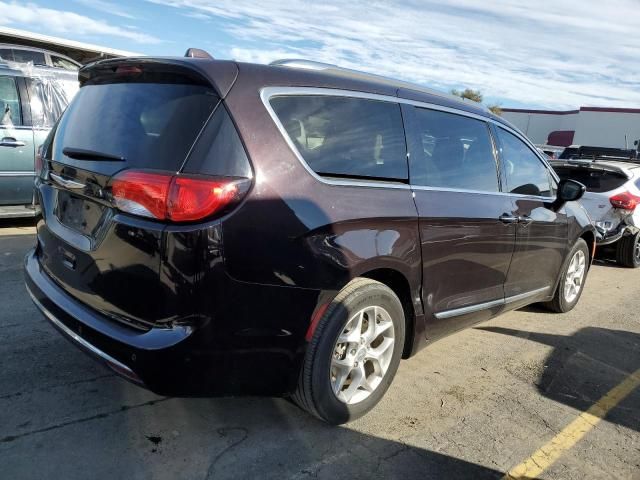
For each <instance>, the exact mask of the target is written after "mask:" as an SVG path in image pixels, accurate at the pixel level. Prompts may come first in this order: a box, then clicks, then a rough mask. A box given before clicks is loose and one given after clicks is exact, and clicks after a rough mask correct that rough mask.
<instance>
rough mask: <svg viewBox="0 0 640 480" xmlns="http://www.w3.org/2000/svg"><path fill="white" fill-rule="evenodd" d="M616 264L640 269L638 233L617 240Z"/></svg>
mask: <svg viewBox="0 0 640 480" xmlns="http://www.w3.org/2000/svg"><path fill="white" fill-rule="evenodd" d="M616 262H618V263H619V264H620V265H622V266H625V267H628V268H638V267H640V233H636V234H634V235H625V236H623V237H622V238H621V239H620V240H618V244H617V245H616Z"/></svg>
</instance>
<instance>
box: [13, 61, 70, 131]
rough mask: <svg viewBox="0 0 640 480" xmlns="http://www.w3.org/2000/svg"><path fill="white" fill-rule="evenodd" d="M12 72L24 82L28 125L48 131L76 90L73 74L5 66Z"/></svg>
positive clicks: (16, 65)
mask: <svg viewBox="0 0 640 480" xmlns="http://www.w3.org/2000/svg"><path fill="white" fill-rule="evenodd" d="M5 63H7V64H8V66H9V67H10V68H11V69H12V70H18V71H21V72H22V73H23V76H24V77H25V78H26V79H27V87H28V91H29V104H30V106H31V120H32V125H33V126H34V127H37V128H50V127H51V126H53V124H54V123H55V122H56V121H57V120H58V118H59V117H60V115H62V112H64V110H65V109H66V108H67V105H68V104H69V102H70V101H71V99H72V98H73V97H74V95H75V94H76V92H77V91H78V89H79V83H78V74H77V72H70V71H55V70H53V69H51V68H43V67H37V66H34V65H33V63H31V62H29V63H16V62H7V61H5Z"/></svg>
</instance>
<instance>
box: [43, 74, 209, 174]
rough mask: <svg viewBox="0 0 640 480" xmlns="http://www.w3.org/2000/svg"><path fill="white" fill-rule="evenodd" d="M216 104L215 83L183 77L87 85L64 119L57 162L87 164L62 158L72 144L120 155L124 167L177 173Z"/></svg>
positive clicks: (56, 142) (55, 152) (98, 164)
mask: <svg viewBox="0 0 640 480" xmlns="http://www.w3.org/2000/svg"><path fill="white" fill-rule="evenodd" d="M218 102H219V98H218V95H217V94H216V93H215V91H214V90H213V88H212V87H210V86H207V85H201V84H194V83H180V81H179V79H177V80H176V81H175V83H174V81H173V80H172V81H171V82H168V81H166V78H161V79H159V80H158V82H157V83H156V82H154V81H149V79H148V78H146V79H145V81H144V82H136V81H119V82H116V83H108V82H107V83H104V82H101V83H99V84H87V85H84V86H83V87H82V88H81V89H80V91H79V92H78V94H77V95H76V97H75V98H74V100H73V101H72V102H71V104H70V105H69V107H68V109H67V111H66V112H65V114H64V115H63V116H62V118H61V120H60V123H59V125H58V128H57V134H56V138H55V140H54V145H53V160H54V161H58V162H63V163H67V164H72V165H77V166H79V167H81V168H86V167H87V162H86V161H82V160H75V159H72V158H69V157H66V156H64V154H63V153H62V152H63V149H64V148H69V147H70V148H74V149H82V150H88V151H93V152H100V153H103V154H106V155H109V156H116V157H122V158H124V159H125V161H124V165H123V166H126V167H133V168H151V169H158V170H169V171H177V170H179V169H180V167H181V166H182V164H183V162H184V161H185V158H186V156H187V154H188V152H189V150H190V148H191V147H192V145H193V143H194V141H195V139H196V138H197V136H198V134H199V132H200V131H201V130H202V127H203V126H204V124H205V122H206V121H207V119H208V118H209V116H210V115H211V113H212V112H213V110H214V109H215V107H216V105H217V104H218ZM103 163H105V162H97V161H96V162H91V169H92V170H96V171H101V164H103ZM108 170H112V168H111V169H108Z"/></svg>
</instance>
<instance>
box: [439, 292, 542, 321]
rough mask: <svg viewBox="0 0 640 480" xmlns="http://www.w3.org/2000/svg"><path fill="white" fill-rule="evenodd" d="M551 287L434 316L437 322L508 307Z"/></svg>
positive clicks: (444, 311)
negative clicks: (504, 306)
mask: <svg viewBox="0 0 640 480" xmlns="http://www.w3.org/2000/svg"><path fill="white" fill-rule="evenodd" d="M550 289H551V287H542V288H537V289H535V290H531V291H529V292H524V293H520V294H518V295H512V296H510V297H506V298H501V299H499V300H492V301H490V302H484V303H477V304H475V305H469V306H467V307H461V308H454V309H452V310H443V311H442V312H437V313H435V314H434V316H435V317H436V318H437V319H438V320H444V319H447V318H452V317H459V316H460V315H466V314H468V313H475V312H480V311H482V310H488V309H490V308H493V307H499V306H502V305H508V304H510V303H514V302H518V301H520V300H524V299H526V298H529V297H535V296H536V295H539V294H541V293H544V292H546V291H548V290H550Z"/></svg>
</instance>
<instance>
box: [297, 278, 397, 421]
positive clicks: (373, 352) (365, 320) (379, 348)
mask: <svg viewBox="0 0 640 480" xmlns="http://www.w3.org/2000/svg"><path fill="white" fill-rule="evenodd" d="M404 335H405V321H404V311H403V309H402V304H401V303H400V300H399V299H398V297H397V296H396V295H395V294H394V293H393V291H392V290H391V289H390V288H389V287H387V286H386V285H384V284H382V283H380V282H377V281H375V280H370V279H368V278H356V279H354V280H352V281H351V282H350V283H349V284H348V285H347V286H346V287H344V288H343V289H342V290H341V291H340V293H338V295H337V296H336V298H335V299H334V300H333V301H332V302H331V304H330V305H329V307H328V308H327V310H326V312H325V313H324V315H323V316H322V318H321V319H320V321H319V322H318V325H317V327H316V330H315V332H314V334H313V337H312V339H311V341H310V342H309V345H308V347H307V352H306V354H305V359H304V363H303V366H302V370H301V372H300V378H299V381H298V386H297V389H296V392H295V393H294V395H293V400H294V401H295V402H296V403H297V404H298V405H299V406H300V407H301V408H303V409H304V410H307V411H308V412H309V413H311V414H313V415H315V416H316V417H318V418H320V419H322V420H324V421H326V422H328V423H331V424H334V425H339V424H341V423H345V422H349V421H352V420H355V419H356V418H359V417H361V416H362V415H364V414H366V413H367V412H368V411H369V410H371V409H372V408H373V407H374V406H375V405H376V404H377V403H378V402H379V401H380V399H381V398H382V397H383V395H384V394H385V392H386V391H387V389H388V388H389V385H391V381H392V380H393V377H394V376H395V374H396V371H397V369H398V365H399V364H400V358H401V356H402V349H403V346H404Z"/></svg>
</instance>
